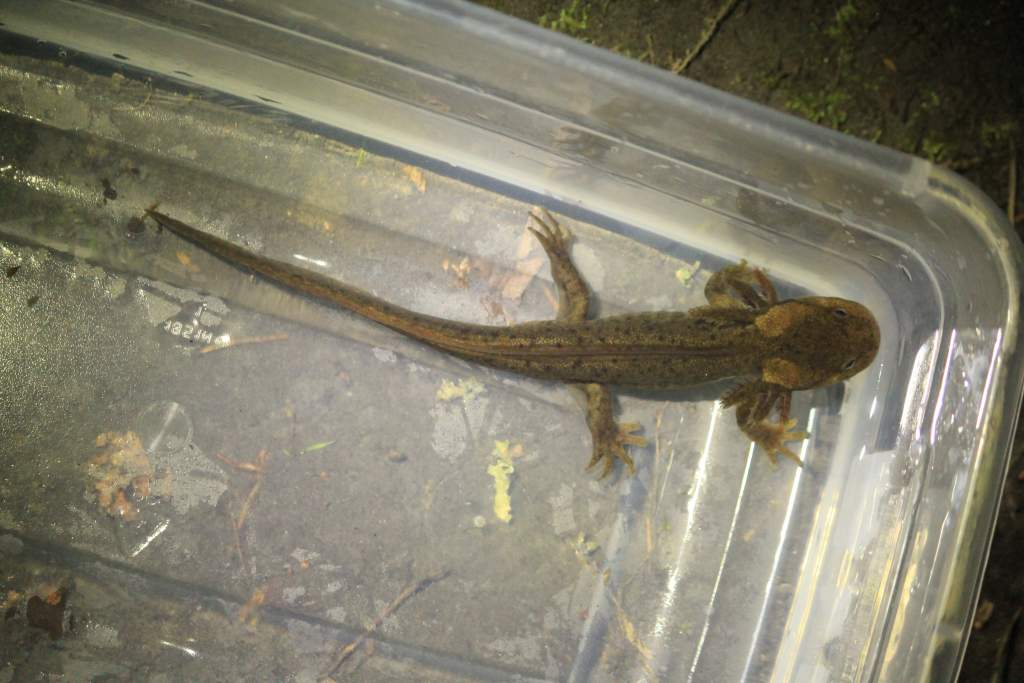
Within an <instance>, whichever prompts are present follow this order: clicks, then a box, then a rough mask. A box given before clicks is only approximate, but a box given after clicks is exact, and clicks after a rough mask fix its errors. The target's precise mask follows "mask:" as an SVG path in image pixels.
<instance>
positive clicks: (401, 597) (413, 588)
mask: <svg viewBox="0 0 1024 683" xmlns="http://www.w3.org/2000/svg"><path fill="white" fill-rule="evenodd" d="M449 574H451V572H450V571H448V570H445V571H442V572H440V573H437V574H433V575H432V576H428V577H426V578H425V579H420V580H419V581H417V582H416V583H414V584H412V585H409V586H406V587H405V588H404V589H402V592H401V593H399V594H398V596H397V597H396V598H395V599H394V600H392V601H391V602H390V603H388V606H387V607H385V608H384V609H383V611H381V613H380V614H378V615H377V618H376V619H374V620H373V623H372V624H370V625H369V626H368V627H367V628H366V630H365V631H363V632H362V633H360V634H359V636H358V637H357V638H356V639H355V640H353V641H352V642H351V643H349V644H348V645H346V646H345V647H343V648H341V650H340V651H339V652H338V654H337V656H335V658H334V661H333V662H331V666H330V667H329V668H328V669H327V673H326V674H325V676H327V677H330V676H333V675H334V674H335V673H336V672H337V671H338V668H339V667H340V666H341V665H342V664H344V663H345V662H346V661H347V660H348V658H349V657H351V656H352V653H353V652H355V651H356V650H357V649H359V646H360V645H362V644H363V642H364V641H365V640H366V639H367V638H369V637H370V636H372V635H373V634H374V633H375V632H376V631H377V629H379V628H380V626H381V624H383V623H384V620H385V619H387V618H388V617H390V616H391V615H392V614H394V613H395V611H396V610H397V609H398V608H399V607H401V606H402V603H403V602H405V601H406V600H408V599H409V598H411V597H413V596H414V595H416V594H417V593H420V592H421V591H423V590H424V589H426V588H427V587H428V586H429V585H430V584H432V583H437V582H438V581H440V580H442V579H444V578H446V577H447V576H448V575H449Z"/></svg>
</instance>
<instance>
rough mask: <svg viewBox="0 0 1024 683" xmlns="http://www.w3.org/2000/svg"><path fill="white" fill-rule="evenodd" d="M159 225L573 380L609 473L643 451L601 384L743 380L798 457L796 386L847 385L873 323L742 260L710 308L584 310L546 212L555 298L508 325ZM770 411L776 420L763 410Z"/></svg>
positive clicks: (356, 306) (749, 419) (403, 328)
mask: <svg viewBox="0 0 1024 683" xmlns="http://www.w3.org/2000/svg"><path fill="white" fill-rule="evenodd" d="M147 213H148V214H149V216H151V217H152V218H153V219H155V220H156V221H157V223H159V224H160V225H161V226H162V227H164V228H166V229H167V230H170V231H171V232H173V233H175V234H177V235H179V236H180V237H183V238H184V239H187V240H189V241H190V242H193V243H195V244H197V245H199V246H201V247H202V248H204V249H206V250H208V251H210V252H212V253H214V254H216V255H217V256H219V257H220V258H222V259H223V260H225V261H227V262H228V263H230V264H232V265H235V266H238V267H243V268H246V269H248V270H251V271H253V272H256V273H259V274H260V275H263V276H264V277H266V278H268V279H270V280H272V281H274V282H276V283H278V284H280V285H283V286H285V287H288V288H291V289H294V290H297V291H299V292H302V293H304V294H307V295H309V296H312V297H315V298H317V299H322V300H325V301H329V302H331V303H334V304H336V305H338V306H340V307H342V308H345V309H348V310H350V311H353V312H355V313H358V314H359V315H362V316H365V317H367V318H370V319H371V320H375V321H376V322H378V323H380V324H382V325H386V326H387V327H390V328H392V329H394V330H397V331H399V332H401V333H403V334H406V335H408V336H410V337H413V338H414V339H417V340H419V341H421V342H424V343H426V344H429V345H430V346H433V347H435V348H438V349H441V350H442V351H446V352H448V353H451V354H453V355H455V356H458V357H460V358H465V359H467V360H471V361H474V362H477V363H481V364H484V365H488V366H490V367H494V368H500V369H502V370H510V371H512V372H517V373H519V374H522V375H528V376H530V377H537V378H540V379H548V380H551V379H555V380H562V381H564V382H568V383H571V384H574V385H578V386H579V387H580V388H581V389H582V391H583V393H584V394H585V396H586V399H587V425H588V426H589V428H590V432H591V436H592V438H593V442H594V450H593V456H592V458H591V460H590V465H588V467H590V466H593V465H594V464H596V463H598V462H603V473H602V475H601V476H605V475H607V474H608V473H609V472H610V471H611V469H612V467H613V466H614V464H615V461H616V460H621V461H622V462H624V463H625V464H626V465H627V466H629V468H630V470H632V469H633V461H632V458H630V456H629V455H628V454H627V453H626V450H625V446H626V445H637V446H642V445H644V444H645V443H646V442H645V440H644V439H643V438H642V437H640V436H636V435H635V434H633V432H635V431H637V430H638V429H639V428H640V426H639V425H638V424H635V423H628V424H622V425H619V424H617V423H616V422H615V419H614V416H613V404H612V398H611V392H610V391H609V389H608V385H615V386H619V387H626V388H636V389H677V388H682V387H688V386H693V385H696V384H701V383H704V382H710V381H714V380H720V379H724V378H730V377H737V378H741V379H743V380H744V382H743V383H742V384H739V385H738V386H737V387H736V388H734V389H733V390H731V391H729V392H727V393H726V394H725V395H724V396H723V397H722V403H723V404H724V405H725V406H726V407H729V406H735V407H736V421H737V424H738V425H739V427H740V429H741V430H743V432H744V433H745V434H746V435H747V436H748V437H750V439H751V440H752V441H754V442H755V443H757V444H758V445H760V446H762V447H763V448H764V449H765V451H766V452H767V453H768V455H769V457H770V458H771V459H772V461H773V462H774V461H775V457H776V454H777V453H781V454H783V455H785V456H787V457H789V458H792V459H793V460H795V461H796V462H797V463H800V459H799V458H798V457H797V456H796V454H795V453H793V451H791V450H790V449H789V448H788V447H786V445H785V443H786V442H787V441H796V440H800V439H803V438H805V437H806V436H807V435H806V434H804V433H803V432H794V431H790V430H791V429H792V427H793V426H794V424H795V421H793V420H790V419H789V405H790V396H791V394H792V392H793V391H795V390H801V389H813V388H815V387H821V386H825V385H828V384H833V383H836V382H842V381H843V380H845V379H848V378H850V377H852V376H854V375H856V374H857V373H858V372H860V371H861V370H863V369H864V368H866V367H868V366H869V365H870V364H871V362H872V361H873V360H874V357H875V354H876V352H877V351H878V344H879V330H878V323H876V322H875V318H874V316H872V315H871V312H870V311H868V310H867V309H866V308H865V307H864V306H862V305H860V304H858V303H855V302H853V301H847V300H845V299H837V298H828V297H805V298H800V299H791V300H787V301H778V298H777V296H776V293H775V288H774V287H773V286H772V284H771V282H770V281H769V280H768V278H767V277H766V276H765V275H764V273H763V272H762V271H761V270H759V269H756V268H750V267H749V266H747V265H746V264H745V263H741V264H739V265H735V266H729V267H727V268H724V269H722V270H720V271H718V272H717V273H715V274H714V275H713V276H712V277H711V279H710V280H709V281H708V284H707V286H706V287H705V289H704V293H705V296H706V297H707V299H708V303H709V305H707V306H701V307H699V308H694V309H692V310H689V311H686V312H650V313H631V314H626V315H617V316H610V317H606V318H598V319H589V318H588V315H589V311H590V293H589V291H588V289H587V285H586V283H585V282H584V280H583V277H582V276H581V275H580V273H579V271H577V270H576V267H575V266H574V265H573V263H572V261H571V259H570V257H569V242H570V239H571V237H570V235H569V233H568V232H567V231H566V230H565V229H564V228H562V227H561V226H559V225H558V224H557V223H556V222H555V220H554V219H553V218H552V217H551V216H550V215H549V214H547V213H546V212H545V213H544V215H543V216H536V215H534V216H531V218H533V220H534V222H535V227H531V228H530V230H531V231H532V232H533V234H534V235H535V236H536V237H537V239H538V240H539V241H540V243H541V245H543V247H544V250H545V251H546V252H547V254H548V257H549V258H550V260H551V271H552V276H553V278H554V280H555V282H556V284H557V285H558V288H559V291H560V294H561V296H562V305H561V306H560V309H559V313H558V316H557V318H556V319H555V320H544V321H538V322H529V323H522V324H518V325H510V326H507V327H495V326H487V325H475V324H471V323H462V322H457V321H453V320H445V319H443V318H436V317H433V316H429V315H423V314H421V313H416V312H414V311H410V310H407V309H404V308H401V307H399V306H396V305H394V304H391V303H388V302H386V301H383V300H381V299H378V298H377V297H374V296H372V295H370V294H367V293H366V292H363V291H362V290H359V289H356V288H355V287H350V286H348V285H345V284H342V283H340V282H337V281H336V280H332V279H330V278H328V277H326V276H324V275H321V274H319V273H316V272H312V271H308V270H305V269H303V268H300V267H298V266H295V265H292V264H289V263H284V262H281V261H274V260H271V259H267V258H264V257H262V256H258V255H257V254H254V253H252V252H250V251H247V250H245V249H243V248H241V247H239V246H237V245H235V244H232V243H231V242H228V241H225V240H222V239H219V238H217V237H214V236H212V235H209V234H207V233H205V232H201V231H199V230H196V229H195V228H192V227H190V226H188V225H185V224H184V223H181V222H180V221H177V220H175V219H173V218H170V217H169V216H166V215H164V214H162V213H159V212H157V211H155V210H153V209H150V210H148V211H147ZM775 409H778V412H779V420H778V422H775V423H773V422H770V421H769V420H768V417H769V416H770V414H771V413H772V411H773V410H775Z"/></svg>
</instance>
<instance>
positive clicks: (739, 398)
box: [722, 380, 808, 467]
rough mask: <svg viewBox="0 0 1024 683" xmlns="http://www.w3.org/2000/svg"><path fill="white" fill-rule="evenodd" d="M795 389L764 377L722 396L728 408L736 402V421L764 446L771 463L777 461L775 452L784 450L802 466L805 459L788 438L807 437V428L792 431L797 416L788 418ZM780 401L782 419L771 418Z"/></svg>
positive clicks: (744, 430)
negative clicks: (773, 419)
mask: <svg viewBox="0 0 1024 683" xmlns="http://www.w3.org/2000/svg"><path fill="white" fill-rule="evenodd" d="M791 395H792V392H791V391H789V390H788V389H785V388H783V387H780V386H778V385H775V384H769V383H767V382H763V381H761V380H755V381H753V382H748V383H747V384H741V385H740V386H738V387H736V388H735V389H733V390H732V391H730V392H729V393H727V394H726V395H725V396H723V397H722V405H723V406H724V407H726V408H728V407H730V406H736V424H737V425H738V426H739V428H740V430H742V432H743V433H744V434H746V435H747V437H749V438H750V440H751V441H753V442H754V443H755V444H757V445H758V446H760V447H761V448H763V449H764V450H765V453H766V454H767V455H768V458H769V459H770V460H771V461H772V464H776V463H777V462H778V458H777V456H776V454H782V455H784V456H786V457H787V458H789V459H790V460H792V461H793V462H795V463H796V464H797V465H800V466H801V467H803V464H804V463H803V461H802V460H800V457H799V456H798V455H797V454H796V453H794V452H793V451H792V450H791V449H790V448H789V447H788V446H786V442H789V441H801V440H803V439H806V438H807V436H808V434H807V432H802V431H793V427H795V426H796V420H791V419H790V418H789V405H790V396H791ZM776 405H778V408H779V421H778V422H770V421H769V420H768V416H769V415H770V414H771V412H772V410H773V409H774V408H775V407H776Z"/></svg>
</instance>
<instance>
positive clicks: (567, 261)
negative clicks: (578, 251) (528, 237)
mask: <svg viewBox="0 0 1024 683" xmlns="http://www.w3.org/2000/svg"><path fill="white" fill-rule="evenodd" d="M530 218H531V219H532V221H533V224H534V225H531V226H530V227H529V230H530V232H532V233H533V234H534V236H535V237H536V238H537V241H538V242H540V245H541V246H542V247H544V251H545V252H547V255H548V259H549V260H550V261H551V277H552V279H554V281H555V286H557V287H558V293H559V295H560V298H561V302H560V304H559V307H558V315H557V316H556V317H557V319H558V320H564V321H568V322H582V321H584V320H586V319H587V316H588V315H589V313H590V290H589V289H588V288H587V282H586V280H584V279H583V276H582V275H581V274H580V271H579V270H577V269H576V266H575V265H574V264H573V262H572V258H571V257H570V256H569V245H570V244H571V243H572V234H571V233H570V232H569V231H568V230H566V229H565V228H563V227H562V226H561V225H559V224H558V222H557V221H556V220H555V219H554V218H552V217H551V214H550V213H548V212H547V211H545V210H543V209H541V211H540V213H539V214H537V213H531V214H530Z"/></svg>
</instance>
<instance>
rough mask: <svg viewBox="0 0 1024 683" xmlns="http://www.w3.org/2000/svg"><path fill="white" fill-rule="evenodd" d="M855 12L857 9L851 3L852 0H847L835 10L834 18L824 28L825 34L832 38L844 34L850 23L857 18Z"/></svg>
mask: <svg viewBox="0 0 1024 683" xmlns="http://www.w3.org/2000/svg"><path fill="white" fill-rule="evenodd" d="M857 14H858V11H857V8H856V6H854V4H853V0H847V2H846V4H844V5H843V6H842V7H840V8H839V9H837V10H836V16H835V19H834V20H833V22H832V23H831V24H830V25H829V26H828V28H826V29H825V35H827V36H828V37H829V38H832V39H834V40H839V39H840V38H842V37H843V36H845V35H846V32H847V31H848V30H849V28H850V23H851V22H852V21H853V20H854V19H856V18H857Z"/></svg>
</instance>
